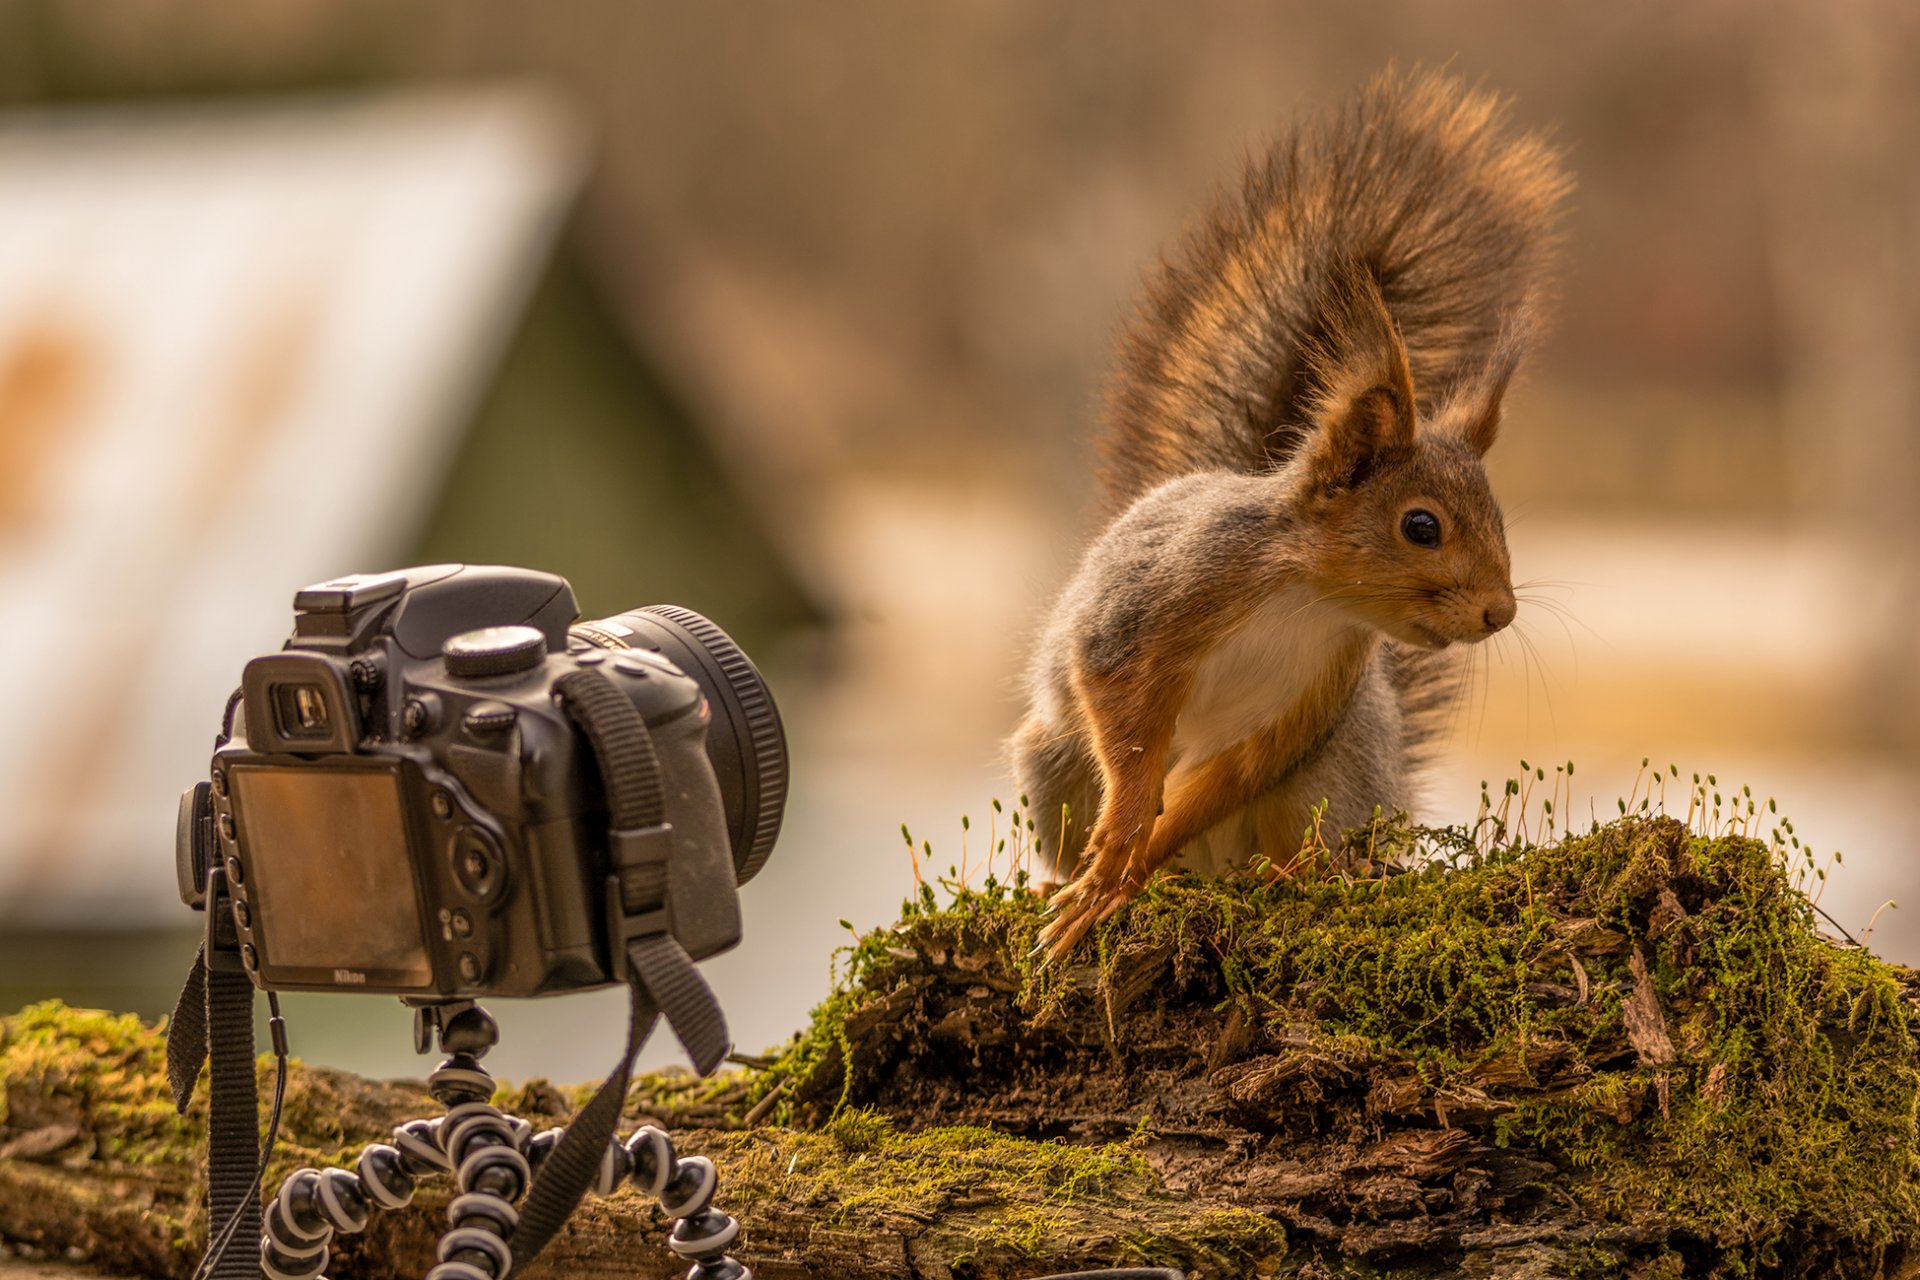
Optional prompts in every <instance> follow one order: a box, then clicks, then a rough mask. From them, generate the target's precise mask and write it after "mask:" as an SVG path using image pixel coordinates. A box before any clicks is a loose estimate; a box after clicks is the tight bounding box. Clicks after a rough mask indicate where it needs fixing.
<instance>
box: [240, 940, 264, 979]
mask: <svg viewBox="0 0 1920 1280" xmlns="http://www.w3.org/2000/svg"><path fill="white" fill-rule="evenodd" d="M240 963H241V964H243V965H245V966H247V972H249V973H251V972H253V971H254V970H255V969H258V968H259V967H260V953H259V952H257V951H255V950H254V949H253V944H252V943H251V942H249V943H248V944H247V945H246V946H244V947H241V948H240Z"/></svg>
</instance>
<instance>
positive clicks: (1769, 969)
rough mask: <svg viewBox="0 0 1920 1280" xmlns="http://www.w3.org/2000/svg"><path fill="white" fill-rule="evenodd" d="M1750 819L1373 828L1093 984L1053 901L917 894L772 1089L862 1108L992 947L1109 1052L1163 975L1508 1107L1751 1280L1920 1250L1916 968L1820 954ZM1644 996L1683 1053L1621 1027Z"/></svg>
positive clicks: (1163, 921)
mask: <svg viewBox="0 0 1920 1280" xmlns="http://www.w3.org/2000/svg"><path fill="white" fill-rule="evenodd" d="M1703 807H1704V806H1703ZM1746 829H1747V828H1746V826H1745V825H1742V826H1740V827H1738V828H1735V827H1734V826H1732V825H1731V824H1722V826H1721V827H1720V829H1719V830H1718V831H1717V832H1715V833H1713V834H1702V833H1700V832H1698V831H1695V830H1693V829H1691V828H1689V827H1686V826H1684V825H1683V824H1682V823H1680V822H1677V821H1675V820H1673V819H1671V818H1665V817H1655V816H1634V817H1627V818H1623V819H1621V820H1620V821H1619V822H1616V823H1614V824H1611V825H1608V826H1606V827H1596V828H1595V829H1594V830H1592V831H1590V832H1588V833H1586V834H1582V835H1578V836H1574V837H1570V838H1563V839H1560V840H1558V841H1556V842H1554V843H1551V844H1546V845H1533V844H1530V843H1527V842H1525V841H1522V840H1515V841H1512V842H1507V843H1502V842H1500V841H1497V840H1489V839H1487V838H1486V837H1485V833H1484V831H1463V830H1459V829H1447V830H1427V829H1421V828H1417V827H1413V826H1410V825H1408V824H1407V823H1406V822H1405V821H1404V819H1384V820H1381V821H1379V822H1376V824H1375V825H1374V828H1373V829H1372V830H1369V831H1362V832H1359V833H1353V834H1352V835H1350V836H1349V837H1348V838H1347V852H1348V853H1349V854H1350V853H1351V851H1352V849H1353V848H1354V846H1355V843H1356V842H1364V845H1365V849H1366V850H1368V851H1370V852H1372V853H1375V854H1378V853H1379V852H1380V851H1382V850H1386V849H1392V850H1395V851H1397V852H1398V855H1399V856H1398V860H1399V861H1400V862H1402V863H1403V864H1405V865H1410V866H1411V867H1412V869H1411V870H1409V871H1408V872H1407V873H1406V874H1398V875H1389V876H1384V877H1377V878H1375V877H1361V876H1355V875H1350V874H1344V873H1342V872H1340V871H1338V870H1335V868H1336V867H1338V866H1339V865H1342V859H1340V858H1337V857H1335V856H1333V855H1331V854H1327V853H1326V851H1325V850H1324V849H1323V850H1321V851H1320V852H1321V853H1322V854H1324V855H1326V856H1322V857H1320V858H1319V859H1318V861H1317V863H1315V864H1314V866H1315V869H1314V870H1313V871H1312V872H1310V873H1309V874H1307V875H1302V876H1296V877H1295V878H1292V879H1271V878H1269V877H1267V876H1264V875H1258V874H1251V873H1247V874H1241V875H1238V876H1232V877H1227V878H1222V879H1218V880H1206V879H1200V878H1196V877H1190V876H1174V875H1161V876H1157V877H1156V878H1155V879H1154V880H1153V881H1152V882H1151V883H1150V884H1149V886H1148V888H1147V890H1146V891H1145V892H1144V893H1143V894H1142V895H1141V896H1140V898H1139V899H1138V900H1137V901H1135V902H1134V903H1132V904H1131V905H1129V906H1128V907H1127V908H1126V909H1124V910H1123V911H1122V912H1120V913H1118V914H1117V915H1116V916H1115V917H1113V918H1112V919H1111V920H1110V921H1108V922H1107V923H1106V924H1105V925H1103V926H1102V927H1101V928H1100V930H1099V931H1098V932H1097V933H1096V935H1095V937H1094V938H1093V939H1092V942H1091V945H1090V946H1089V947H1088V948H1086V950H1087V951H1091V953H1092V957H1091V958H1092V960H1093V962H1094V964H1095V966H1096V969H1097V974H1096V976H1095V978H1094V980H1093V982H1092V983H1091V984H1089V982H1088V981H1087V979H1086V975H1085V974H1084V972H1082V973H1081V974H1080V975H1078V977H1077V978H1076V974H1075V967H1076V966H1075V965H1061V966H1055V967H1038V966H1036V965H1035V964H1034V963H1033V962H1032V960H1031V958H1030V957H1031V952H1032V948H1033V945H1034V940H1035V938H1036V935H1037V934H1038V931H1039V929H1040V928H1041V926H1042V925H1043V924H1044V923H1045V920H1046V914H1045V907H1044V904H1043V903H1042V902H1041V901H1040V900H1039V899H1038V898H1037V897H1036V896H1034V895H1032V894H1028V893H1022V892H1017V891H1013V890H1009V889H1007V888H1004V887H995V888H992V889H990V890H988V891H978V890H969V889H964V888H963V889H958V890H957V891H955V892H954V893H953V894H952V895H951V897H952V900H951V902H950V903H949V904H948V905H945V906H942V907H938V908H936V907H935V906H934V905H933V903H932V902H931V901H930V898H931V895H930V894H928V895H923V897H922V898H921V899H919V900H916V901H914V902H910V903H908V904H907V910H906V911H905V912H904V914H903V918H902V919H901V921H900V922H899V923H898V924H897V925H896V926H894V927H892V928H889V929H884V930H877V931H874V932H872V933H869V934H867V935H865V936H864V937H862V938H860V939H858V940H857V941H856V942H855V944H854V945H853V946H851V947H850V948H848V949H847V950H846V951H845V952H844V953H843V957H842V966H843V968H842V973H843V977H842V980H841V982H840V984H839V986H838V988H837V989H836V991H835V993H834V994H833V996H832V997H831V998H830V999H829V1000H828V1001H826V1002H825V1003H824V1004H822V1005H821V1006H820V1008H819V1009H818V1010H816V1012H815V1015H814V1018H813V1021H812V1024H811V1025H810V1027H809V1028H808V1030H807V1031H806V1032H805V1033H803V1034H802V1035H801V1036H799V1037H797V1038H796V1040H795V1041H794V1042H793V1043H792V1044H790V1045H788V1046H786V1047H785V1049H784V1050H783V1051H782V1053H781V1055H780V1057H779V1060H778V1061H777V1062H776V1063H775V1065H774V1067H773V1068H772V1069H771V1070H770V1071H768V1072H767V1073H765V1076H764V1079H763V1081H762V1082H761V1084H760V1085H759V1086H758V1087H757V1091H758V1092H759V1093H761V1094H764V1093H765V1092H766V1091H768V1090H770V1089H771V1088H773V1087H775V1086H776V1084H778V1082H780V1081H782V1080H786V1081H789V1082H798V1081H801V1080H805V1079H807V1078H809V1076H810V1075H811V1076H812V1077H814V1078H816V1079H817V1077H818V1076H819V1075H820V1074H822V1073H825V1074H828V1075H834V1073H836V1072H837V1073H838V1074H837V1075H835V1076H834V1079H835V1083H837V1084H838V1086H839V1089H840V1092H841V1098H840V1105H841V1106H845V1105H848V1104H850V1103H858V1102H862V1101H867V1100H868V1099H867V1098H866V1097H864V1096H862V1095H861V1094H860V1093H859V1092H858V1091H852V1092H850V1086H851V1085H852V1083H853V1081H854V1078H855V1075H856V1072H855V1071H854V1070H849V1069H848V1068H847V1063H846V1062H845V1061H844V1059H846V1058H847V1057H848V1056H849V1048H850V1044H851V1043H852V1042H854V1041H857V1040H858V1039H859V1036H858V1034H855V1033H857V1032H858V1030H859V1027H860V1020H861V1019H862V1018H866V1017H871V1016H873V1011H874V1010H875V1009H876V1008H879V1007H881V1006H882V1005H884V1004H885V1002H886V1001H887V1000H888V999H890V998H897V997H898V990H899V987H900V984H901V983H902V982H903V981H904V980H903V978H902V974H903V972H904V971H905V970H906V969H907V967H908V962H907V961H905V960H904V958H905V957H914V958H915V959H914V961H913V962H912V963H917V964H920V965H921V967H922V970H923V971H925V970H926V969H928V968H938V966H939V964H941V963H944V958H945V957H947V956H948V955H950V954H956V953H962V952H964V953H967V954H969V955H975V954H989V955H996V956H999V957H1001V958H1002V961H1003V965H1004V971H1005V972H1006V973H1008V974H1010V975H1012V976H1013V978H1014V979H1015V980H1016V981H1017V984H1018V988H1019V990H1018V993H1017V996H1016V997H1015V1000H1016V1004H1017V1008H1018V1010H1019V1014H1020V1017H1021V1019H1022V1021H1023V1023H1024V1027H1025V1028H1026V1029H1027V1030H1029V1031H1034V1030H1035V1029H1044V1028H1045V1027H1046V1026H1047V1024H1048V1023H1049V1020H1050V1019H1053V1018H1056V1017H1058V1016H1060V1015H1061V1014H1062V1013H1063V1011H1065V1010H1067V1009H1069V1008H1070V1007H1074V1006H1075V1002H1080V1003H1081V1004H1082V1005H1085V1004H1092V1005H1094V1006H1097V1005H1098V1004H1099V1003H1100V1002H1101V1001H1102V1000H1105V1001H1106V1002H1107V1009H1106V1012H1105V1018H1106V1021H1107V1023H1108V1025H1109V1026H1110V1027H1111V1028H1113V1030H1114V1031H1115V1032H1117V1033H1118V1034H1117V1035H1115V1036H1110V1040H1111V1041H1114V1042H1122V1041H1124V1040H1125V1038H1126V1036H1125V1031H1124V1027H1123V1026H1119V1025H1117V1024H1116V1023H1115V1018H1116V1016H1118V1017H1119V1018H1120V1019H1121V1021H1122V1022H1124V1018H1125V1016H1126V1015H1125V1013H1124V1011H1123V1012H1122V1013H1120V1014H1118V1015H1116V1013H1115V1011H1114V1008H1115V1002H1116V992H1122V994H1123V995H1124V991H1123V989H1125V988H1128V987H1129V985H1130V984H1131V985H1132V986H1133V987H1135V988H1137V987H1138V986H1139V985H1140V984H1139V983H1138V981H1137V975H1138V973H1139V972H1140V971H1141V970H1142V969H1143V967H1144V968H1151V969H1152V970H1153V971H1154V972H1155V973H1157V974H1158V975H1160V976H1158V977H1157V978H1155V980H1154V982H1153V983H1152V984H1151V986H1152V994H1151V996H1150V997H1149V999H1150V1000H1151V1001H1157V1002H1158V1007H1160V1008H1161V1009H1162V1011H1163V1012H1164V1011H1165V1009H1167V1008H1168V1007H1170V1006H1175V1005H1180V1004H1182V1003H1183V1002H1184V1003H1185V1004H1186V1005H1188V1006H1189V1007H1197V1008H1202V1009H1203V1010H1211V1009H1215V1008H1220V1007H1223V1006H1232V1005H1237V1006H1238V1007H1239V1009H1240V1011H1241V1013H1242V1015H1243V1016H1244V1017H1246V1018H1248V1019H1249V1020H1251V1021H1252V1022H1253V1023H1254V1024H1256V1025H1257V1026H1258V1027H1259V1028H1260V1029H1261V1034H1262V1037H1263V1040H1262V1043H1263V1045H1264V1046H1265V1047H1264V1050H1263V1051H1265V1052H1273V1048H1272V1046H1274V1045H1275V1044H1277V1043H1284V1044H1288V1045H1292V1046H1295V1051H1297V1052H1299V1053H1302V1054H1310V1055H1311V1056H1313V1057H1314V1059H1315V1060H1316V1061H1317V1062H1319V1063H1322V1064H1324V1065H1325V1069H1326V1070H1327V1071H1330V1072H1334V1073H1335V1074H1338V1073H1339V1072H1341V1071H1347V1072H1351V1071H1354V1070H1360V1069H1364V1070H1367V1071H1370V1072H1372V1073H1373V1077H1374V1078H1375V1079H1379V1078H1384V1077H1388V1076H1391V1075H1392V1074H1393V1073H1394V1072H1395V1071H1401V1072H1403V1073H1411V1074H1410V1077H1409V1078H1412V1079H1415V1080H1417V1086H1416V1087H1417V1088H1418V1089H1419V1090H1421V1091H1423V1096H1425V1097H1426V1098H1428V1099H1429V1100H1430V1101H1432V1102H1433V1103H1434V1104H1435V1105H1438V1106H1440V1107H1442V1108H1444V1107H1445V1106H1447V1105H1448V1099H1449V1098H1460V1097H1465V1098H1469V1099H1474V1100H1479V1101H1480V1102H1481V1103H1482V1104H1483V1105H1484V1106H1485V1107H1487V1108H1491V1109H1492V1110H1493V1111H1495V1112H1497V1115H1496V1117H1495V1118H1494V1119H1493V1120H1492V1121H1491V1133H1492V1136H1493V1138H1494V1140H1495V1141H1497V1142H1498V1143H1500V1144H1502V1145H1506V1146H1510V1147H1518V1148H1523V1149H1525V1150H1527V1151H1529V1152H1532V1153H1535V1154H1538V1155H1541V1156H1544V1157H1545V1158H1547V1159H1548V1160H1549V1161H1551V1162H1552V1163H1553V1164H1555V1165H1557V1166H1559V1167H1560V1168H1562V1169H1564V1170H1569V1171H1575V1172H1577V1174H1578V1176H1577V1177H1575V1178H1573V1179H1571V1180H1569V1182H1568V1185H1569V1186H1570V1187H1571V1188H1572V1193H1573V1194H1574V1195H1575V1196H1576V1197H1578V1198H1579V1199H1580V1200H1581V1201H1582V1202H1583V1203H1584V1204H1586V1205H1587V1206H1588V1207H1589V1208H1590V1209H1591V1210H1592V1211H1593V1212H1595V1213H1597V1214H1600V1215H1602V1216H1607V1215H1613V1216H1628V1215H1630V1214H1656V1215H1661V1216H1664V1217H1665V1218H1667V1219H1669V1220H1670V1221H1671V1222H1672V1223H1673V1224H1674V1225H1675V1227H1676V1229H1677V1230H1679V1231H1681V1232H1684V1233H1689V1234H1691V1235H1694V1236H1697V1237H1699V1238H1703V1239H1707V1240H1712V1241H1715V1242H1717V1247H1721V1248H1724V1249H1725V1250H1726V1251H1727V1257H1728V1259H1729V1265H1730V1266H1732V1267H1733V1268H1734V1269H1735V1271H1736V1272H1737V1271H1738V1270H1740V1269H1741V1268H1743V1267H1748V1266H1762V1267H1764V1266H1765V1265H1767V1259H1768V1258H1769V1257H1771V1256H1773V1254H1774V1253H1775V1251H1776V1250H1777V1249H1778V1248H1780V1247H1781V1245H1782V1242H1788V1241H1794V1240H1801V1239H1819V1240H1823V1241H1843V1242H1847V1244H1848V1246H1849V1247H1855V1246H1857V1247H1858V1248H1860V1249H1864V1250H1872V1249H1874V1248H1878V1247H1880V1246H1885V1245H1889V1244H1895V1243H1897V1244H1901V1245H1903V1246H1909V1247H1910V1246H1912V1245H1913V1244H1914V1242H1915V1239H1916V1234H1917V1233H1916V1228H1915V1223H1916V1222H1917V1221H1920V1136H1917V1134H1916V1124H1915V1115H1916V1105H1917V1104H1920V1051H1917V1049H1916V1017H1915V1013H1914V1002H1913V1000H1912V999H1911V997H1910V993H1909V985H1908V979H1909V976H1910V975H1908V974H1907V973H1906V971H1904V970H1900V969H1897V968H1896V967H1894V966H1890V965H1888V964H1885V963H1883V962H1882V961H1880V960H1878V959H1876V958H1875V957H1874V956H1872V955H1871V954H1869V953H1867V952H1865V951H1863V950H1859V949H1853V948H1845V947H1841V946H1838V945H1836V944H1834V943H1832V942H1830V941H1828V940H1827V939H1825V938H1823V937H1821V936H1820V934H1819V932H1818V931H1817V929H1816V928H1815V917H1814V912H1813V910H1812V906H1811V903H1810V902H1809V901H1808V899H1807V897H1806V896H1805V894H1804V893H1802V892H1801V890H1800V888H1799V885H1798V883H1797V880H1796V875H1797V867H1796V865H1795V864H1794V862H1793V860H1792V858H1791V857H1790V856H1789V855H1788V854H1787V850H1786V847H1785V845H1784V843H1783V842H1782V841H1780V840H1778V839H1776V840H1775V841H1772V842H1766V841H1761V840H1757V839H1752V838H1748V837H1747V836H1746V835H1744V834H1741V832H1744V830H1746ZM1789 830H1790V828H1789ZM1346 863H1347V865H1351V859H1350V858H1349V859H1347V860H1346ZM1082 954H1083V956H1085V954H1086V951H1083V953H1082ZM929 957H931V959H929ZM1084 963H1085V961H1084V960H1082V961H1081V964H1082V965H1084ZM1636 966H1637V967H1636ZM1637 973H1644V974H1645V975H1646V977H1645V978H1644V979H1641V978H1639V977H1637V976H1636V974H1637ZM1643 982H1644V983H1647V984H1650V985H1651V990H1652V995H1653V998H1654V999H1655V1000H1656V1001H1657V1006H1658V1018H1659V1020H1660V1021H1662V1022H1664V1024H1665V1030H1666V1033H1667V1035H1668V1036H1669V1037H1670V1038H1671V1040H1672V1049H1671V1057H1670V1060H1667V1061H1662V1060H1661V1058H1662V1057H1663V1054H1662V1053H1661V1052H1660V1051H1659V1049H1658V1046H1650V1047H1649V1048H1648V1049H1647V1050H1646V1051H1644V1052H1643V1051H1640V1049H1639V1047H1638V1046H1636V1045H1635V1043H1634V1033H1633V1030H1632V1029H1631V1028H1629V1026H1628V1025H1627V1022H1628V1019H1627V1005H1628V1003H1629V1001H1630V1000H1631V999H1634V998H1635V997H1634V992H1635V991H1636V988H1637V986H1639V985H1641V984H1642V983H1643ZM1576 988H1577V990H1578V991H1579V992H1580V993H1581V994H1580V995H1579V996H1576V995H1575V994H1574V993H1575V991H1576ZM1641 998H1642V999H1644V997H1641ZM1122 1002H1124V1001H1122ZM1215 1021H1216V1022H1219V1021H1224V1015H1216V1017H1215ZM1035 1033H1036V1034H1037V1031H1036V1032H1035ZM901 1052H911V1050H901ZM856 1065H857V1064H856ZM900 1070H901V1068H900V1064H899V1063H894V1064H892V1065H890V1066H889V1067H888V1069H887V1070H886V1071H883V1072H876V1073H875V1074H876V1076H877V1077H891V1076H894V1075H897V1074H898V1073H899V1072H900ZM1309 1083H1310V1082H1309ZM875 1087H876V1088H884V1087H885V1086H883V1085H877V1086H875ZM954 1087H956V1088H957V1087H961V1086H954ZM1291 1087H1294V1088H1296V1090H1297V1089H1298V1087H1299V1086H1298V1084H1297V1082H1296V1083H1295V1084H1294V1085H1292V1086H1291ZM1487 1099H1491V1102H1486V1100H1487ZM1375 1101H1376V1102H1377V1099H1376V1100H1375ZM1338 1105H1340V1104H1336V1103H1334V1102H1328V1103H1327V1104H1326V1105H1325V1108H1324V1110H1325V1111H1327V1112H1335V1111H1337V1110H1338ZM1345 1105H1348V1108H1349V1112H1350V1114H1349V1115H1348V1116H1347V1117H1346V1119H1347V1121H1348V1122H1349V1123H1350V1125H1351V1128H1350V1130H1349V1131H1350V1132H1353V1133H1361V1132H1378V1127H1379V1125H1380V1124H1381V1123H1382V1122H1383V1121H1382V1117H1381V1116H1380V1115H1378V1114H1375V1113H1373V1112H1364V1113H1363V1111H1362V1109H1361V1107H1360V1102H1359V1101H1358V1100H1357V1099H1350V1100H1349V1102H1348V1104H1345ZM1369 1105H1371V1104H1369ZM802 1112H803V1109H801V1108H797V1107H796V1108H791V1109H789V1111H788V1113H787V1114H788V1115H789V1117H790V1118H791V1117H792V1116H795V1115H799V1114H802ZM1314 1122H1315V1123H1325V1122H1326V1121H1325V1117H1324V1116H1322V1117H1318V1118H1316V1119H1315V1121H1314ZM1442 1123H1443V1124H1444V1123H1445V1120H1444V1119H1443V1120H1442Z"/></svg>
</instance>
